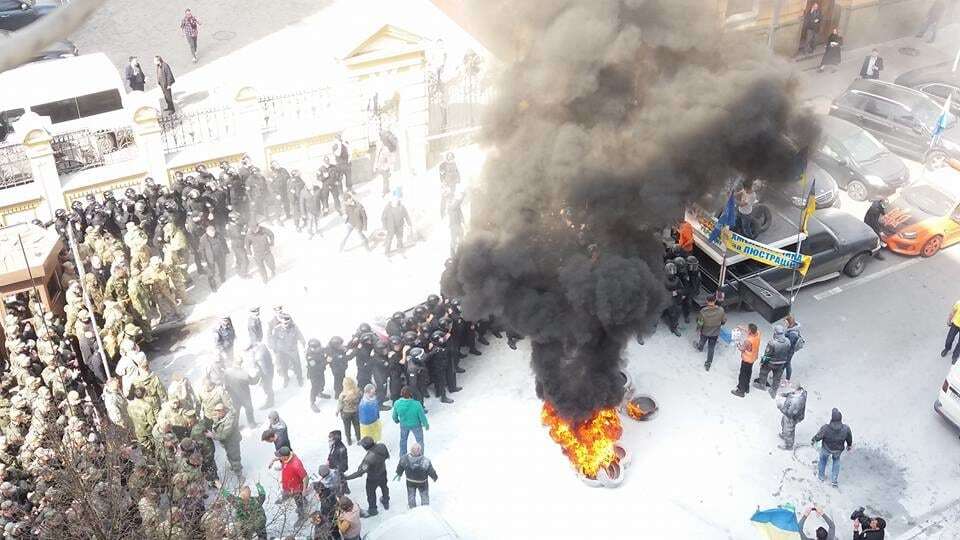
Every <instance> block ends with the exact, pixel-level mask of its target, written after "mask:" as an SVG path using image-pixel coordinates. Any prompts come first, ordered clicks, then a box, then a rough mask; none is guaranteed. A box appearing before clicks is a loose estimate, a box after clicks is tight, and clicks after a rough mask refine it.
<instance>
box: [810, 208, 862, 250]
mask: <svg viewBox="0 0 960 540" xmlns="http://www.w3.org/2000/svg"><path fill="white" fill-rule="evenodd" d="M813 217H814V218H816V221H819V222H820V226H821V227H823V228H824V229H829V230H830V231H831V232H833V234H834V236H836V237H837V239H839V240H840V242H841V243H843V244H849V243H850V242H854V241H857V240H859V239H860V238H862V237H865V236H869V235H871V234H874V233H873V230H871V229H870V227H869V226H867V224H866V223H864V222H863V220H862V219H859V218H857V217H856V216H853V215H851V214H849V213H847V212H844V211H842V210H838V209H836V208H824V209H821V210H817V211H816V212H814V214H813ZM813 221H814V220H813V219H811V220H810V223H811V225H812V224H813ZM811 229H813V227H811Z"/></svg>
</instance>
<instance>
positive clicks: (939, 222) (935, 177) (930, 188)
mask: <svg viewBox="0 0 960 540" xmlns="http://www.w3.org/2000/svg"><path fill="white" fill-rule="evenodd" d="M886 210H887V213H886V215H885V216H884V217H883V221H882V223H881V226H882V230H881V231H880V236H881V238H882V239H883V241H884V242H886V244H887V247H888V248H889V249H890V250H891V251H894V252H896V253H900V254H903V255H922V256H924V257H932V256H934V255H936V254H937V252H938V251H940V249H942V248H944V247H946V246H949V245H952V244H955V243H957V242H960V172H958V171H956V170H954V169H953V168H952V167H944V168H942V169H937V170H936V171H933V172H931V173H930V177H929V179H927V180H925V181H923V182H920V183H917V184H914V185H912V186H909V187H906V188H904V189H903V190H901V191H900V194H899V195H897V196H896V197H894V198H892V199H890V200H889V201H888V202H887V209H886Z"/></svg>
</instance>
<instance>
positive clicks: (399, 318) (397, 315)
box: [390, 311, 403, 322]
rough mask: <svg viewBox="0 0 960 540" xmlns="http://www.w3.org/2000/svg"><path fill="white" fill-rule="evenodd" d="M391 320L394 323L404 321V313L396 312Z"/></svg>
mask: <svg viewBox="0 0 960 540" xmlns="http://www.w3.org/2000/svg"><path fill="white" fill-rule="evenodd" d="M390 319H391V320H394V321H397V322H400V321H402V320H403V312H402V311H397V312H394V314H393V316H391V317H390Z"/></svg>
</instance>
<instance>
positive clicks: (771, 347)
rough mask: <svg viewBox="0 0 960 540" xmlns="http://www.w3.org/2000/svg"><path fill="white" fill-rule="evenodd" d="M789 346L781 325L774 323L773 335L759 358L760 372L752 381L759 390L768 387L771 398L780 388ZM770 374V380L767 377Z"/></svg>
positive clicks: (788, 358) (787, 359)
mask: <svg viewBox="0 0 960 540" xmlns="http://www.w3.org/2000/svg"><path fill="white" fill-rule="evenodd" d="M791 347H792V345H791V343H790V340H789V339H787V336H786V329H785V328H784V327H783V325H782V324H777V325H774V327H773V337H772V338H771V339H770V342H769V343H767V348H766V349H765V350H764V352H763V358H762V359H761V360H760V373H759V375H758V376H757V379H756V381H754V386H756V387H757V388H759V389H760V390H764V389H767V388H769V393H770V397H772V398H773V397H776V395H777V390H778V389H779V388H780V379H781V377H782V376H783V372H784V370H785V369H786V368H787V362H788V361H789V360H790V349H791ZM771 374H772V379H773V380H772V381H771V380H770V378H768V376H769V375H771Z"/></svg>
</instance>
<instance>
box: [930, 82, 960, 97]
mask: <svg viewBox="0 0 960 540" xmlns="http://www.w3.org/2000/svg"><path fill="white" fill-rule="evenodd" d="M922 90H923V91H924V92H926V93H928V94H930V95H931V96H936V97H938V98H940V99H947V96H949V95H950V94H951V93H952V92H957V91H958V90H957V89H956V88H954V87H952V86H949V85H946V84H938V83H933V84H928V85H926V86H924V87H923V88H922Z"/></svg>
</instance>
